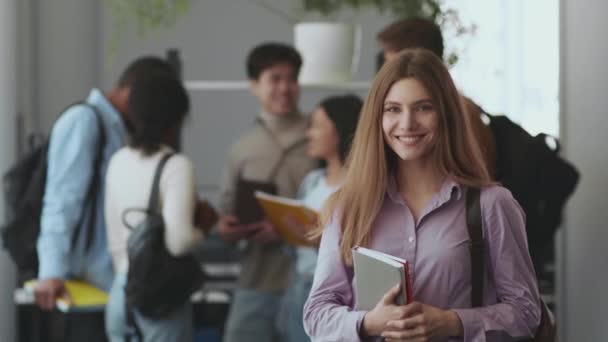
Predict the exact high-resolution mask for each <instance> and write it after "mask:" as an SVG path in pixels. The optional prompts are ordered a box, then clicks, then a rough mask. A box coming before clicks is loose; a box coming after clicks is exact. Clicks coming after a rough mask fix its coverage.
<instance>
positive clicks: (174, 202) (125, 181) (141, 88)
mask: <svg viewBox="0 0 608 342" xmlns="http://www.w3.org/2000/svg"><path fill="white" fill-rule="evenodd" d="M188 109H189V99H188V95H187V93H186V91H185V89H184V88H183V86H182V84H181V82H180V81H179V80H177V79H175V78H173V77H168V76H166V75H160V74H158V75H150V76H148V77H145V78H142V79H141V80H137V81H136V82H135V84H134V85H133V87H132V89H131V94H130V99H129V111H130V112H131V114H132V116H133V127H132V132H131V133H132V134H131V139H130V141H129V143H128V145H127V146H126V147H124V148H122V149H120V150H119V151H118V152H116V154H114V156H113V157H112V159H111V160H110V164H109V166H108V171H107V174H106V198H105V218H106V224H107V236H108V247H109V250H110V254H111V256H112V262H113V264H114V269H115V272H116V277H115V279H114V283H113V285H112V289H111V291H110V300H109V303H108V307H107V308H106V333H107V335H108V338H109V339H110V341H113V342H118V341H124V338H125V328H126V313H125V294H124V287H125V284H126V278H127V277H126V274H127V271H128V269H129V264H128V258H127V239H128V238H129V234H130V230H129V229H127V227H126V226H125V224H124V223H123V221H122V215H123V212H125V210H127V209H131V208H142V209H144V208H147V206H148V200H149V196H150V192H151V188H152V181H153V177H154V173H155V171H156V167H157V165H158V163H159V161H160V159H161V158H162V157H163V156H164V155H165V154H167V153H173V151H172V150H171V148H169V147H168V145H171V143H172V142H175V140H176V138H177V135H178V132H179V131H180V126H181V123H182V121H183V119H184V117H185V115H186V113H187V112H188ZM159 193H160V205H161V213H162V216H163V219H164V222H165V244H166V247H167V250H168V251H169V253H170V254H171V255H173V256H181V255H184V254H186V253H189V252H190V251H191V250H192V248H193V247H194V246H196V245H198V244H199V243H200V242H201V241H202V239H203V236H204V234H205V233H206V231H207V230H208V229H209V228H210V227H211V225H213V223H214V222H213V219H212V218H211V215H210V212H209V210H208V209H207V210H204V209H203V208H205V206H204V205H203V202H200V201H198V200H197V195H196V180H195V172H194V167H193V165H192V162H191V161H190V160H189V159H188V158H187V157H186V156H184V155H182V154H175V155H173V156H172V157H171V158H170V159H169V160H168V161H167V164H166V165H165V168H164V169H163V171H162V175H161V178H160V191H159ZM138 215H139V213H133V214H132V215H131V214H130V215H128V216H127V220H128V223H129V224H133V223H135V224H136V223H137V222H139V221H140V220H141V219H143V214H141V215H142V216H139V217H137V216H138ZM133 311H134V319H135V324H136V325H137V326H138V328H139V329H140V331H141V333H142V335H143V341H180V342H181V341H184V342H185V341H188V342H191V341H192V308H191V304H190V303H186V304H185V305H184V306H183V307H181V308H178V309H177V310H175V311H174V312H173V313H171V314H170V315H168V316H167V317H164V318H163V319H155V320H151V319H148V318H146V317H145V316H143V315H141V314H140V313H139V312H138V311H137V310H133Z"/></svg>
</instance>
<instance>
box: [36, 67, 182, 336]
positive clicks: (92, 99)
mask: <svg viewBox="0 0 608 342" xmlns="http://www.w3.org/2000/svg"><path fill="white" fill-rule="evenodd" d="M150 73H166V74H171V75H173V74H174V71H173V69H172V68H171V66H170V65H169V64H168V63H166V62H165V61H164V60H162V59H160V58H157V57H151V56H146V57H140V58H138V59H136V60H135V61H133V62H132V63H131V64H129V65H128V66H127V68H126V69H125V70H124V71H123V73H122V74H121V76H120V77H119V79H118V82H117V83H116V84H115V85H114V87H112V89H110V90H109V91H107V92H102V91H101V90H99V89H92V90H91V92H90V94H89V96H88V97H87V99H86V101H85V103H84V104H79V105H74V106H71V107H69V108H68V109H67V110H66V111H65V112H64V113H62V114H61V116H60V117H59V119H58V120H57V122H56V123H55V125H54V126H53V130H52V132H51V137H50V141H49V148H48V157H47V158H48V168H47V176H46V186H45V195H44V200H43V208H42V214H41V218H40V235H39V237H38V242H37V251H38V260H39V269H38V285H37V287H36V303H37V304H38V305H39V306H40V307H41V308H42V309H45V310H52V309H53V308H54V307H55V302H56V300H57V298H59V297H62V296H65V295H66V288H65V285H64V281H65V280H68V279H77V280H82V281H86V282H88V283H91V284H92V285H94V286H96V287H98V288H100V289H102V290H105V291H109V290H110V286H111V284H112V280H113V278H114V272H113V269H112V262H111V258H110V254H109V253H108V247H107V241H106V223H105V219H104V216H103V203H104V189H105V187H104V182H105V180H104V177H103V176H104V175H105V172H106V169H107V166H108V162H109V159H110V157H111V156H112V155H113V154H114V152H116V151H117V150H118V149H120V148H121V147H122V146H123V144H124V141H125V139H126V136H127V135H128V134H129V131H130V127H131V126H132V115H131V113H130V112H129V109H128V105H127V104H128V101H129V97H130V91H131V87H132V86H133V83H134V82H135V81H137V80H138V79H139V78H141V77H143V76H145V75H148V74H150ZM101 145H103V146H101ZM98 149H101V158H100V160H99V161H98V162H96V157H97V154H98ZM95 165H98V168H96V167H95ZM95 184H96V185H97V186H96V187H95V188H96V190H91V193H89V191H90V190H89V189H92V188H93V187H94V186H93V185H95ZM68 327H69V329H68V332H67V335H68V336H67V337H66V339H67V340H68V341H72V340H73V341H82V340H83V339H86V338H88V339H89V340H90V341H91V340H96V339H97V338H99V339H100V340H105V337H104V336H103V330H104V328H103V327H104V323H103V320H102V319H98V317H97V316H95V315H80V316H77V315H75V316H72V317H70V323H69V325H68ZM91 336H93V337H91Z"/></svg>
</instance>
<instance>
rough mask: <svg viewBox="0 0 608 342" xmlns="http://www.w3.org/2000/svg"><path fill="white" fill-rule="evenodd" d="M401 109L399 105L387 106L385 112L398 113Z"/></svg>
mask: <svg viewBox="0 0 608 342" xmlns="http://www.w3.org/2000/svg"><path fill="white" fill-rule="evenodd" d="M398 111H399V107H385V108H384V112H386V113H397V112H398Z"/></svg>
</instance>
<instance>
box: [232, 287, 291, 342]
mask: <svg viewBox="0 0 608 342" xmlns="http://www.w3.org/2000/svg"><path fill="white" fill-rule="evenodd" d="M280 302H281V294H275V293H266V292H260V291H257V290H253V289H237V290H236V291H235V293H234V297H233V299H232V304H231V305H230V313H229V314H228V321H227V322H226V329H225V332H224V342H246V341H255V342H276V341H279V340H278V336H277V332H276V323H275V322H276V317H277V313H278V311H279V305H280Z"/></svg>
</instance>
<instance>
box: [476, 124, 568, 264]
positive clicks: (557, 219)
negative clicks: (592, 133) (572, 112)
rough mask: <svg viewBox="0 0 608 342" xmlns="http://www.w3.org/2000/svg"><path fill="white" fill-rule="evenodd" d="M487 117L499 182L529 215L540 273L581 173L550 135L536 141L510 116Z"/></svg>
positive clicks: (532, 252)
mask: <svg viewBox="0 0 608 342" xmlns="http://www.w3.org/2000/svg"><path fill="white" fill-rule="evenodd" d="M485 115H487V117H488V118H489V119H490V124H489V126H490V128H491V130H492V133H493V135H494V139H495V141H496V180H497V181H498V182H500V183H501V184H502V185H503V186H504V187H505V188H507V189H509V190H510V191H511V193H512V194H513V197H515V199H516V200H517V201H518V202H519V204H520V205H521V207H522V209H523V210H524V212H525V213H526V230H527V234H528V245H529V249H530V255H531V256H532V261H533V262H534V265H535V266H536V269H537V270H538V269H539V265H541V264H542V263H543V262H544V261H545V259H546V258H547V257H549V256H550V255H549V254H548V253H550V252H548V251H552V247H553V238H554V235H555V231H556V230H557V228H558V227H559V225H560V224H561V222H562V212H563V208H564V205H565V203H566V200H567V199H568V197H570V195H572V193H573V192H574V189H575V188H576V185H577V184H578V181H579V173H578V171H577V170H576V168H574V166H572V165H571V164H570V163H569V162H568V161H566V160H564V159H563V158H561V157H560V155H559V150H560V148H559V142H558V141H557V139H555V138H553V137H550V136H548V135H546V134H538V135H537V136H535V137H533V136H531V135H530V134H529V133H528V132H526V131H525V130H524V129H523V128H521V127H520V126H519V125H517V124H515V123H514V122H512V121H511V120H509V118H507V117H506V116H492V115H488V114H485ZM551 145H553V146H551Z"/></svg>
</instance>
